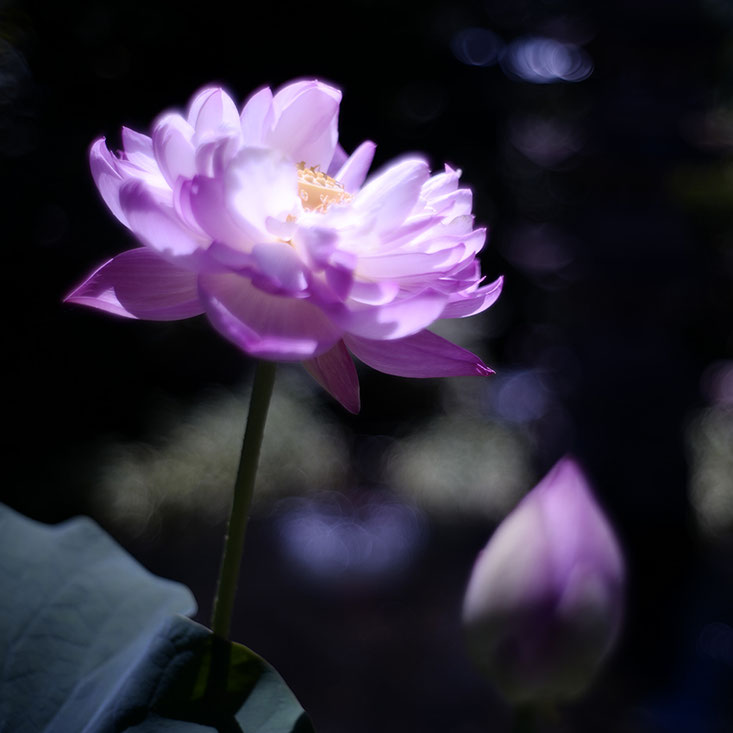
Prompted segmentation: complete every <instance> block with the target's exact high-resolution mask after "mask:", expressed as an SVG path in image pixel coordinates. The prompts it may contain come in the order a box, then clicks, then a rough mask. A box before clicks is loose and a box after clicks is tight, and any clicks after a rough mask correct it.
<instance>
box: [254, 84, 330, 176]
mask: <svg viewBox="0 0 733 733" xmlns="http://www.w3.org/2000/svg"><path fill="white" fill-rule="evenodd" d="M340 102H341V92H340V91H339V90H338V89H334V88H333V87H330V86H327V85H326V84H322V83H321V82H318V81H305V82H296V83H294V84H289V85H288V86H286V87H283V88H282V89H281V90H280V91H278V92H277V94H275V96H274V97H273V99H272V106H273V110H274V113H275V123H274V125H273V128H272V130H271V132H270V133H269V135H267V139H266V142H267V144H268V145H269V146H271V147H273V148H276V149H278V150H281V151H282V152H284V153H285V154H286V155H288V156H290V158H292V160H293V161H295V162H296V163H298V162H300V161H303V162H305V164H306V165H308V166H314V165H319V166H320V167H321V169H322V170H324V171H325V170H328V166H329V164H330V162H331V158H333V152H334V149H335V148H336V141H337V140H338V111H339V103H340Z"/></svg>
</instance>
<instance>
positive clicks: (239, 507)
mask: <svg viewBox="0 0 733 733" xmlns="http://www.w3.org/2000/svg"><path fill="white" fill-rule="evenodd" d="M274 384H275V364H274V362H269V361H260V362H257V370H256V371H255V379H254V384H253V385H252V395H251V397H250V402H249V414H248V415H247V428H246V430H245V431H244V442H243V443H242V455H241V457H240V459H239V469H238V470H237V480H236V482H235V484H234V497H233V499H232V511H231V514H230V515H229V525H228V526H227V533H226V538H225V539H224V552H223V554H222V557H221V568H220V569H219V580H218V581H217V584H216V595H215V596H214V612H213V614H212V616H211V629H212V631H213V632H214V634H215V635H216V636H218V637H219V638H221V639H227V638H228V637H229V627H230V625H231V622H232V610H233V608H234V596H235V594H236V590H237V578H238V577H239V566H240V564H241V560H242V549H243V548H244V535H245V532H246V530H247V520H248V519H249V510H250V506H251V505H252V494H253V493H254V487H255V476H256V475H257V462H258V461H259V457H260V446H261V445H262V435H263V433H264V431H265V420H266V419H267V408H268V407H269V405H270V397H271V396H272V387H273V385H274Z"/></svg>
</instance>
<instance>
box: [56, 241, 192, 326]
mask: <svg viewBox="0 0 733 733" xmlns="http://www.w3.org/2000/svg"><path fill="white" fill-rule="evenodd" d="M64 300H65V301H66V302H69V303H80V304H81V305H88V306H91V307H92V308H99V309H100V310H103V311H107V312H108V313H114V314H115V315H118V316H125V317H126V318H141V319H144V320H149V321H176V320H179V319H181V318H190V317H191V316H197V315H199V314H200V313H203V312H204V309H203V308H202V306H201V303H200V302H199V298H198V290H197V285H196V274H195V273H193V272H191V271H190V270H184V269H182V268H180V267H176V266H175V265H171V264H170V263H169V262H166V261H165V260H163V259H161V258H160V257H158V255H156V254H155V253H154V252H151V251H150V250H149V249H146V248H145V247H141V248H139V249H131V250H128V251H127V252H122V253H121V254H119V255H117V256H116V257H113V258H112V259H111V260H109V261H108V262H105V264H103V265H102V266H101V267H100V268H99V269H97V270H96V271H95V272H93V273H92V274H91V275H90V276H89V277H88V278H87V279H86V280H85V281H84V282H83V283H82V284H81V285H79V287H77V288H76V289H75V290H73V291H72V292H71V293H69V295H67V296H66V298H65V299H64Z"/></svg>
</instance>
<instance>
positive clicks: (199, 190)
mask: <svg viewBox="0 0 733 733" xmlns="http://www.w3.org/2000/svg"><path fill="white" fill-rule="evenodd" d="M191 211H192V213H193V216H194V218H195V219H196V222H197V223H198V225H199V226H200V227H201V229H203V230H204V231H205V232H206V233H207V234H208V235H209V236H210V237H211V238H212V239H215V240H219V241H221V242H225V243H226V244H227V245H229V246H230V247H231V248H233V249H241V250H247V249H250V248H251V247H252V244H253V243H254V242H256V241H258V240H260V239H261V234H260V232H259V231H258V230H257V229H256V228H255V227H253V226H251V225H249V224H248V223H247V222H243V221H242V220H241V219H235V217H234V215H233V214H232V213H231V212H230V210H229V208H228V207H227V205H226V198H225V190H224V185H223V182H222V181H221V180H220V179H218V178H209V177H207V176H195V177H194V179H193V180H192V181H191Z"/></svg>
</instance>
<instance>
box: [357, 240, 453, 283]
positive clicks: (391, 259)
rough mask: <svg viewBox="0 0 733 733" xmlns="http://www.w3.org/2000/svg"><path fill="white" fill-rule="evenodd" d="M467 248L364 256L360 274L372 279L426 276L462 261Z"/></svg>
mask: <svg viewBox="0 0 733 733" xmlns="http://www.w3.org/2000/svg"><path fill="white" fill-rule="evenodd" d="M464 251H465V248H464V246H463V245H462V244H458V245H454V246H453V247H452V248H450V249H444V250H441V251H438V252H434V253H428V252H415V253H411V252H407V253H402V252H398V253H395V254H386V255H381V256H378V257H364V258H362V260H361V261H360V263H359V276H360V277H364V278H367V279H371V280H378V279H388V278H390V279H396V280H401V279H403V278H415V277H424V276H426V275H430V274H431V273H435V272H445V270H447V269H449V268H450V267H452V266H453V265H455V264H456V263H457V262H459V261H460V259H461V256H462V255H463V253H464Z"/></svg>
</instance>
